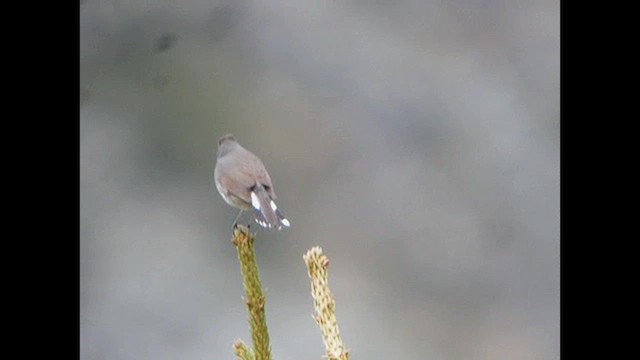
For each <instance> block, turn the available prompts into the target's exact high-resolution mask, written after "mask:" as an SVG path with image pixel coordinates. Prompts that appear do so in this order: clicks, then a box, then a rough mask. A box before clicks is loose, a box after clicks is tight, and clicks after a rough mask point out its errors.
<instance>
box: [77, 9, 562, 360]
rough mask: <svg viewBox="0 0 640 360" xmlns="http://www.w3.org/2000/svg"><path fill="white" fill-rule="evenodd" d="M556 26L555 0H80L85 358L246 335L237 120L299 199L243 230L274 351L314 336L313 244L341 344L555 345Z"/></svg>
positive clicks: (221, 347) (416, 347)
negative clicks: (222, 140) (320, 254)
mask: <svg viewBox="0 0 640 360" xmlns="http://www.w3.org/2000/svg"><path fill="white" fill-rule="evenodd" d="M559 46H560V44H559V3H558V2H557V1H546V0H530V1H522V0H474V1H472V0H452V1H435V0H423V1H420V0H400V1H379V0H378V1H311V0H304V1H303V0H298V1H282V0H263V1H237V0H236V1H215V0H212V1H204V0H186V1H179V2H177V1H135V0H132V1H99V0H85V1H83V2H81V9H80V65H81V69H80V70H81V78H80V148H81V149H80V150H81V152H80V156H81V159H80V160H81V178H80V181H81V182H80V191H81V193H80V195H81V202H80V205H81V214H80V216H81V238H80V250H81V253H80V255H81V258H80V267H81V268H80V271H81V272H80V275H81V279H80V285H81V288H80V301H81V303H80V305H81V306H80V330H81V334H80V344H81V353H80V354H81V358H82V359H85V360H90V359H110V360H111V359H136V360H143V359H233V358H234V356H233V353H232V348H231V345H232V343H233V341H234V340H235V339H237V338H241V339H243V340H244V341H246V342H249V341H250V336H249V331H248V326H247V324H246V313H245V309H244V305H243V302H242V300H241V296H242V294H243V290H242V284H241V278H240V272H239V266H238V263H237V259H236V254H235V249H234V247H233V246H232V244H231V243H230V241H229V239H230V231H231V223H232V221H233V218H234V217H235V215H236V211H235V209H232V208H230V207H229V206H227V205H226V204H225V203H224V201H223V200H222V198H221V197H220V196H219V195H218V194H217V192H216V190H215V187H214V186H213V183H212V174H213V167H214V164H215V155H214V154H215V149H216V141H217V139H218V137H219V136H221V135H223V134H224V133H227V132H231V133H233V134H235V135H236V137H237V138H238V140H239V141H240V142H241V143H242V144H243V145H244V146H245V147H247V148H248V149H250V150H252V151H254V152H255V153H256V154H258V155H259V156H260V157H261V158H262V160H263V161H264V162H265V164H266V165H267V167H268V169H269V171H270V173H271V176H272V179H273V181H274V185H275V189H276V191H277V193H278V195H279V199H280V200H279V202H278V203H279V206H280V208H281V209H282V210H283V211H284V212H285V214H286V215H288V217H289V219H290V220H291V222H292V227H291V229H289V230H287V231H283V232H275V231H267V230H259V232H258V239H257V243H256V252H257V257H258V262H259V265H260V271H261V276H262V281H263V284H264V286H265V287H266V288H267V307H266V310H267V321H268V324H269V329H270V335H271V339H272V348H273V356H274V358H275V359H320V358H321V356H322V354H323V350H324V348H323V344H322V340H321V336H320V331H319V329H318V328H317V326H316V325H315V323H314V322H313V321H312V319H311V316H310V314H311V313H312V312H313V307H312V300H311V297H310V287H309V282H308V279H307V274H306V268H305V266H304V263H303V261H302V254H304V252H306V250H307V249H309V248H310V247H312V246H314V245H319V246H321V247H322V248H323V249H324V251H325V253H326V254H327V255H328V256H329V258H330V260H331V266H330V273H329V275H330V285H331V289H332V291H333V293H334V295H335V298H336V301H337V316H338V321H339V325H340V330H341V332H342V335H343V339H344V341H345V343H346V345H347V346H348V347H349V348H351V349H352V359H452V360H457V359H474V360H475V359H505V360H520V359H521V360H528V359H558V358H559V73H560V64H559V57H560V55H559ZM256 227H257V226H256Z"/></svg>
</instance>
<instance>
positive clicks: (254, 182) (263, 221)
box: [213, 134, 291, 230]
mask: <svg viewBox="0 0 640 360" xmlns="http://www.w3.org/2000/svg"><path fill="white" fill-rule="evenodd" d="M213 177H214V182H215V185H216V189H218V192H219V193H220V196H222V198H223V199H224V200H225V201H226V202H227V204H229V205H231V206H233V207H236V208H239V209H240V212H239V213H238V216H236V219H235V220H234V221H233V225H234V227H236V226H237V224H238V219H240V216H241V215H242V213H243V212H244V211H245V210H249V209H253V215H254V219H255V221H256V222H257V223H258V224H260V225H261V226H262V227H265V228H275V229H278V230H281V229H282V228H283V227H289V226H291V223H290V222H289V220H288V219H287V218H286V217H285V216H284V215H283V213H282V212H281V211H280V209H278V206H277V205H276V203H275V200H276V193H275V191H274V189H273V184H272V183H271V177H270V176H269V173H268V172H267V169H266V168H265V166H264V164H263V163H262V160H260V159H259V158H258V157H257V156H256V155H254V154H253V153H252V152H250V151H249V150H247V149H245V148H244V147H242V145H240V144H239V143H238V141H236V139H235V137H234V136H233V135H232V134H226V135H223V136H222V137H220V139H219V140H218V149H217V153H216V166H215V170H214V175H213Z"/></svg>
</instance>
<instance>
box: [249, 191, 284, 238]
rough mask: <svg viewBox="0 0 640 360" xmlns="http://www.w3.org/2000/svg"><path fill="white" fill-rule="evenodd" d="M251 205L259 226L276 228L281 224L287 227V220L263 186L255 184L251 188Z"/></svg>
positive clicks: (279, 227)
mask: <svg viewBox="0 0 640 360" xmlns="http://www.w3.org/2000/svg"><path fill="white" fill-rule="evenodd" d="M251 206H252V207H253V214H254V216H255V219H256V222H257V223H258V224H260V225H261V226H263V227H268V228H272V227H273V228H276V229H278V230H280V229H282V226H286V227H289V225H290V223H289V220H287V218H285V217H284V215H283V214H282V212H280V210H278V206H277V205H276V203H275V202H274V201H273V199H271V197H270V196H269V194H268V193H267V190H265V188H264V187H263V186H261V185H257V186H255V187H254V188H253V189H252V191H251Z"/></svg>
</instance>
